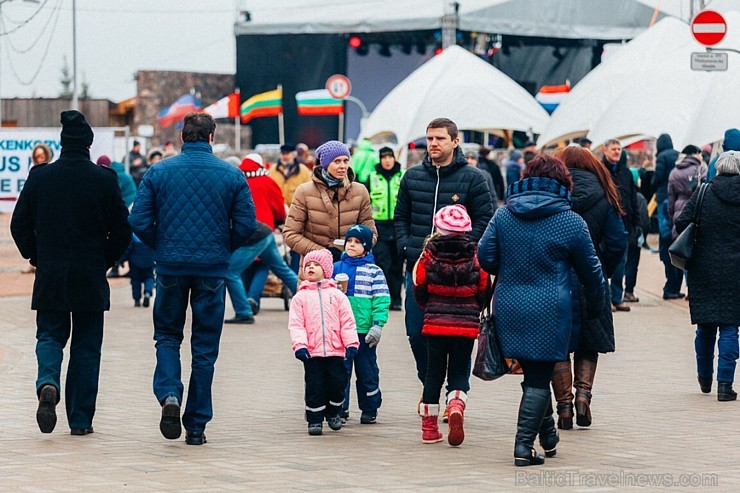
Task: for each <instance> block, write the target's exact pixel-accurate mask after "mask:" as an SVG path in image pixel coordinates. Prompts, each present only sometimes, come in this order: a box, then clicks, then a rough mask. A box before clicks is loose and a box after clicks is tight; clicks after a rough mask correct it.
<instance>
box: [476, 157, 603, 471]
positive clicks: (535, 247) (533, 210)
mask: <svg viewBox="0 0 740 493" xmlns="http://www.w3.org/2000/svg"><path fill="white" fill-rule="evenodd" d="M572 186H573V182H572V180H571V176H570V173H569V172H568V168H566V166H565V164H564V163H563V162H562V161H561V160H559V159H557V158H554V157H550V156H537V157H536V158H534V159H533V160H532V161H531V162H530V164H529V165H528V166H527V168H526V169H525V170H524V174H523V175H522V179H521V180H520V181H518V182H516V183H514V184H513V185H511V186H509V193H508V198H507V199H506V207H502V208H500V209H498V210H497V211H496V214H495V215H494V216H493V218H492V219H491V222H490V223H489V224H488V228H487V229H486V232H485V234H484V235H483V237H482V238H481V240H480V243H479V244H478V258H479V261H480V264H481V267H482V268H483V269H484V270H486V271H487V272H489V273H490V274H493V275H495V276H496V283H495V288H494V297H493V310H494V315H495V318H496V329H497V332H498V338H499V342H500V343H501V349H502V351H503V353H504V356H505V357H507V358H516V359H517V360H519V363H520V364H521V366H522V369H523V370H524V382H523V383H522V390H523V392H522V400H521V402H520V404H519V416H518V420H517V433H516V440H515V446H514V464H515V465H517V466H528V465H537V464H543V463H544V461H545V459H544V457H543V456H542V455H540V454H538V453H537V452H536V451H535V449H534V439H535V438H536V437H537V435H538V434H539V436H540V445H542V447H543V449H544V450H545V455H546V456H548V457H552V456H554V455H555V453H556V451H555V446H556V445H557V443H558V441H559V437H558V433H557V430H556V428H555V420H554V419H553V416H552V402H551V398H550V378H551V377H552V373H553V368H554V366H555V362H557V361H563V360H565V359H566V358H567V357H568V346H569V341H570V336H571V330H572V326H573V320H572V319H573V308H572V302H573V300H572V295H571V290H570V277H571V269H574V270H575V272H576V274H577V276H578V280H579V281H580V282H581V284H583V285H584V287H585V290H584V291H585V295H586V301H587V303H586V308H587V311H588V314H589V315H590V317H591V318H594V317H597V316H598V315H599V314H600V313H601V309H602V305H603V303H604V289H605V285H604V277H603V274H602V271H601V263H600V262H599V259H598V257H597V256H596V252H595V251H594V246H593V243H592V241H591V237H590V235H589V232H588V227H587V226H586V222H585V221H584V220H583V218H581V216H579V215H578V214H576V213H575V212H573V211H572V210H571V197H570V190H571V188H572Z"/></svg>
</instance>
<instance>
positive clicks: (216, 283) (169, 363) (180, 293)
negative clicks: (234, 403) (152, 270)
mask: <svg viewBox="0 0 740 493" xmlns="http://www.w3.org/2000/svg"><path fill="white" fill-rule="evenodd" d="M188 300H189V303H190V308H191V311H192V315H193V321H192V327H191V335H190V350H191V355H192V358H191V359H192V362H191V371H190V383H189V384H188V400H187V405H186V406H185V412H184V413H183V415H182V424H183V426H185V429H186V430H190V431H196V432H198V431H203V430H204V429H205V427H206V423H208V422H209V421H210V420H211V418H212V417H213V402H212V398H211V385H212V383H213V369H214V365H215V363H216V359H217V358H218V348H219V342H220V340H221V330H222V329H223V321H224V303H225V300H226V282H225V281H224V280H223V279H219V278H214V277H193V276H167V275H161V274H160V275H158V276H157V297H156V298H155V299H154V340H155V341H156V343H155V345H154V347H155V348H156V349H157V366H156V368H155V369H154V395H155V396H156V397H157V400H158V401H159V402H160V404H161V403H162V401H163V400H164V399H165V398H166V397H167V396H170V395H174V396H175V397H177V398H178V399H179V401H180V402H182V395H183V383H182V380H181V378H182V377H181V365H180V345H181V344H182V340H183V330H184V326H185V314H186V311H187V308H188Z"/></svg>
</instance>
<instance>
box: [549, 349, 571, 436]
mask: <svg viewBox="0 0 740 493" xmlns="http://www.w3.org/2000/svg"><path fill="white" fill-rule="evenodd" d="M552 390H553V393H554V394H555V400H557V401H558V428H560V429H561V430H570V429H572V428H573V374H572V373H571V370H570V358H568V361H559V362H557V363H555V369H554V370H553V372H552Z"/></svg>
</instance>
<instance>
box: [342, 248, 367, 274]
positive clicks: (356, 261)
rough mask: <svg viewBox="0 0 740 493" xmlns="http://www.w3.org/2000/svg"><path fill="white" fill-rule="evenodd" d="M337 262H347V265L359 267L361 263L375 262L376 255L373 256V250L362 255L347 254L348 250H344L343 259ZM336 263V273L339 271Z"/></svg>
mask: <svg viewBox="0 0 740 493" xmlns="http://www.w3.org/2000/svg"><path fill="white" fill-rule="evenodd" d="M337 263H339V264H341V263H346V264H347V265H349V266H351V267H354V268H357V267H359V266H361V265H366V264H374V263H375V257H374V256H373V252H368V253H367V255H363V256H362V257H350V256H349V255H347V252H343V253H342V257H341V260H340V261H339V262H337ZM334 265H335V271H334V273H335V274H336V273H337V271H336V265H337V264H334Z"/></svg>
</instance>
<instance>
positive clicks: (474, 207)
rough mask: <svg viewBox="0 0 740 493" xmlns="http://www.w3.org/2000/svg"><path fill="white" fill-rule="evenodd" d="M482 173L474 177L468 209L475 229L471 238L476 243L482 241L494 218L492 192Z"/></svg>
mask: <svg viewBox="0 0 740 493" xmlns="http://www.w3.org/2000/svg"><path fill="white" fill-rule="evenodd" d="M481 173H482V172H479V173H475V174H474V175H473V176H474V178H473V183H472V184H471V185H470V194H471V196H472V199H471V201H470V206H469V207H468V214H469V215H470V220H471V222H472V227H473V230H472V231H471V232H470V237H471V238H472V239H473V240H474V241H478V240H480V238H481V237H482V236H483V232H484V231H485V230H486V226H487V225H488V222H489V221H490V220H491V217H492V216H493V202H492V200H491V191H490V190H489V189H488V184H487V183H486V180H485V178H484V177H483V175H482V174H481Z"/></svg>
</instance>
